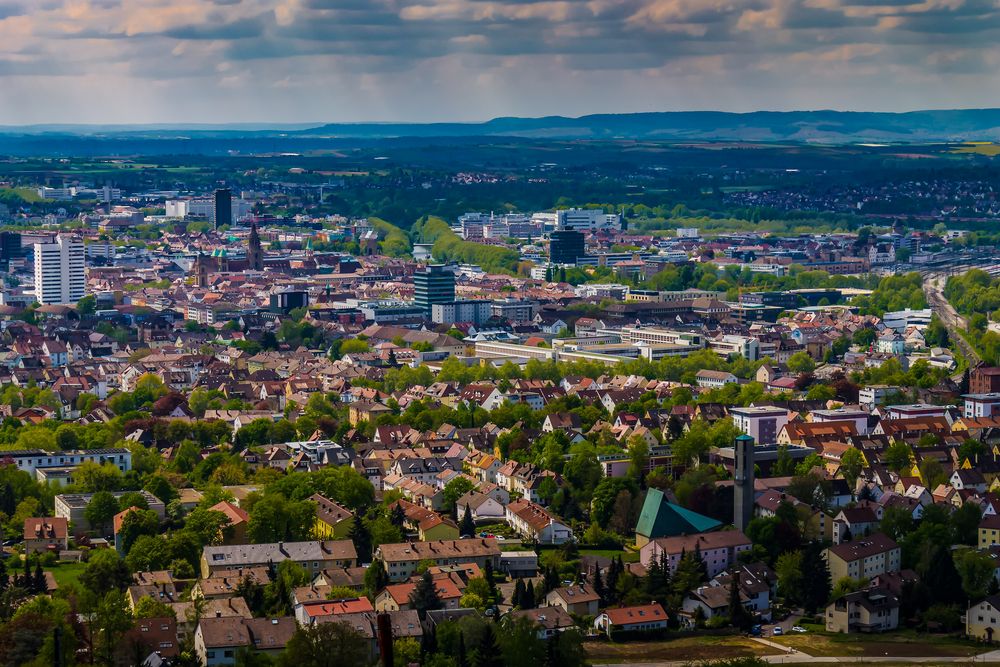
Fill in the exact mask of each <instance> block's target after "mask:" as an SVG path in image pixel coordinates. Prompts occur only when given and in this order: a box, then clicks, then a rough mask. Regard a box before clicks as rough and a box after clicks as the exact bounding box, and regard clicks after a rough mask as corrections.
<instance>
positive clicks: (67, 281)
mask: <svg viewBox="0 0 1000 667" xmlns="http://www.w3.org/2000/svg"><path fill="white" fill-rule="evenodd" d="M86 287H87V276H86V269H85V259H84V247H83V241H82V240H80V239H79V238H77V237H74V236H69V235H68V234H60V235H58V236H57V237H56V239H55V241H54V242H52V243H36V244H35V300H36V301H38V303H40V304H42V305H50V304H61V305H75V304H76V303H77V302H78V301H79V300H80V299H82V298H83V297H84V296H85V294H86Z"/></svg>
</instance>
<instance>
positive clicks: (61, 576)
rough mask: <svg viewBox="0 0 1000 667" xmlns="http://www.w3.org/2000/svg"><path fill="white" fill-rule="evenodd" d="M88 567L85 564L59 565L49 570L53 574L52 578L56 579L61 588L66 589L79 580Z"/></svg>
mask: <svg viewBox="0 0 1000 667" xmlns="http://www.w3.org/2000/svg"><path fill="white" fill-rule="evenodd" d="M86 567H87V566H86V564H85V563H57V564H55V565H53V566H52V567H50V568H47V569H48V570H49V571H50V572H51V573H52V576H53V577H55V578H56V583H57V584H59V588H65V587H66V586H68V585H70V584H71V583H72V582H74V581H76V580H77V579H79V578H80V575H81V574H83V570H84V569H85V568H86Z"/></svg>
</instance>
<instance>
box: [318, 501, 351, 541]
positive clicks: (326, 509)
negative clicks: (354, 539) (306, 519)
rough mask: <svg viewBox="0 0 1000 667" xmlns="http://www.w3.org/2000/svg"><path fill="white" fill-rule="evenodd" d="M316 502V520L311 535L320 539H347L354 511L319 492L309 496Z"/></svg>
mask: <svg viewBox="0 0 1000 667" xmlns="http://www.w3.org/2000/svg"><path fill="white" fill-rule="evenodd" d="M309 500H311V501H312V502H314V503H316V522H315V523H314V524H313V535H314V537H317V538H319V539H321V540H342V539H348V538H349V537H350V534H351V528H352V527H353V526H354V513H353V512H351V510H349V509H347V508H346V507H341V506H340V505H338V504H337V503H335V502H333V501H332V500H330V499H329V498H327V497H326V496H324V495H321V494H319V493H314V494H313V495H311V496H309Z"/></svg>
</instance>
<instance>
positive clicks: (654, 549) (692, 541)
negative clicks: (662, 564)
mask: <svg viewBox="0 0 1000 667" xmlns="http://www.w3.org/2000/svg"><path fill="white" fill-rule="evenodd" d="M751 546H752V543H751V542H750V540H749V539H748V538H747V536H746V535H744V534H743V533H742V532H741V531H738V530H723V531H719V532H714V533H700V534H698V535H679V536H676V537H661V538H657V539H654V540H650V542H649V543H647V544H646V545H644V546H643V547H641V548H640V549H639V561H640V562H641V563H642V564H643V565H645V566H646V567H649V565H650V564H651V563H652V562H653V560H654V559H655V560H657V561H659V560H661V559H663V558H665V559H666V561H667V564H668V567H669V568H670V572H671V574H672V573H673V572H674V570H676V569H677V564H678V563H679V562H680V560H681V556H682V555H683V554H686V553H690V554H694V553H700V554H701V559H702V561H703V562H704V563H705V569H706V571H707V572H708V576H709V577H715V576H716V575H718V574H719V573H721V572H723V571H725V570H727V569H729V567H730V566H731V565H732V564H733V563H735V562H736V558H737V556H739V554H741V553H742V552H744V551H749V550H750V547H751ZM834 581H836V579H835V580H834Z"/></svg>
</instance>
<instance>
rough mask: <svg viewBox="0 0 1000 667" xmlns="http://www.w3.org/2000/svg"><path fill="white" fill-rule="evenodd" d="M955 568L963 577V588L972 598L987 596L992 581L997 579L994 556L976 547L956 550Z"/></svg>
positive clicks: (967, 595)
mask: <svg viewBox="0 0 1000 667" xmlns="http://www.w3.org/2000/svg"><path fill="white" fill-rule="evenodd" d="M953 557H954V560H955V569H956V570H957V571H958V575H959V576H960V577H961V578H962V590H963V591H965V595H966V597H968V598H969V599H970V600H980V599H982V598H984V597H986V592H987V590H988V589H989V586H990V583H991V582H993V581H995V577H994V573H995V572H996V566H995V564H994V563H993V558H992V557H991V556H990V555H989V554H987V553H984V552H981V551H976V550H975V549H961V550H959V551H956V552H954V555H953Z"/></svg>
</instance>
